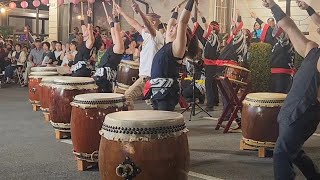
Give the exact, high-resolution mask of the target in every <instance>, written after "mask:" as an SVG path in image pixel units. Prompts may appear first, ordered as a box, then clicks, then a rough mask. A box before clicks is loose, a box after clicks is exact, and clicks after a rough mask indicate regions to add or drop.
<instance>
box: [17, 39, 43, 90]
mask: <svg viewBox="0 0 320 180" xmlns="http://www.w3.org/2000/svg"><path fill="white" fill-rule="evenodd" d="M43 53H44V51H43V49H42V47H41V39H39V38H37V39H36V40H35V48H34V49H32V50H31V51H30V54H29V57H28V62H27V68H26V72H25V74H24V84H23V85H22V87H25V86H27V84H28V80H29V74H30V72H31V67H36V66H41V64H42V60H43V59H42V58H43Z"/></svg>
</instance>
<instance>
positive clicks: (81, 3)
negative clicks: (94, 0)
mask: <svg viewBox="0 0 320 180" xmlns="http://www.w3.org/2000/svg"><path fill="white" fill-rule="evenodd" d="M80 5H81V17H82V18H83V2H82V1H81V2H80Z"/></svg>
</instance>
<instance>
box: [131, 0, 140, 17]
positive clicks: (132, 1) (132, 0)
mask: <svg viewBox="0 0 320 180" xmlns="http://www.w3.org/2000/svg"><path fill="white" fill-rule="evenodd" d="M131 3H132V4H134V3H136V2H135V1H134V0H131ZM135 12H136V14H138V13H139V12H138V11H135Z"/></svg>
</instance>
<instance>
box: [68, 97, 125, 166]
mask: <svg viewBox="0 0 320 180" xmlns="http://www.w3.org/2000/svg"><path fill="white" fill-rule="evenodd" d="M125 101H126V100H125V98H124V95H122V94H113V93H89V94H81V95H77V96H76V97H75V98H74V100H73V102H72V103H71V106H72V112H71V139H72V144H73V153H74V155H75V156H76V158H77V159H79V160H85V161H88V162H98V150H99V144H100V139H101V136H100V134H99V131H100V129H101V128H102V124H103V121H104V119H105V116H106V115H107V114H110V113H113V112H117V111H123V110H127V109H128V108H127V106H126V105H125Z"/></svg>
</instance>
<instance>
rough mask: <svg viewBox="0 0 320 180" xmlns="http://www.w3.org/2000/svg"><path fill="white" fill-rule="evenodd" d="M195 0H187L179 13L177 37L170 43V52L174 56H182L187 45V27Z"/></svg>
mask: <svg viewBox="0 0 320 180" xmlns="http://www.w3.org/2000/svg"><path fill="white" fill-rule="evenodd" d="M194 1H195V0H188V2H187V5H186V7H185V9H184V10H183V11H182V13H181V17H180V18H179V22H178V27H177V28H178V29H177V37H176V39H175V40H174V41H173V44H172V52H173V55H174V57H176V58H183V56H184V54H185V50H186V46H187V36H186V33H187V27H188V22H189V20H190V17H191V11H192V8H193V4H194ZM168 30H169V29H168Z"/></svg>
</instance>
